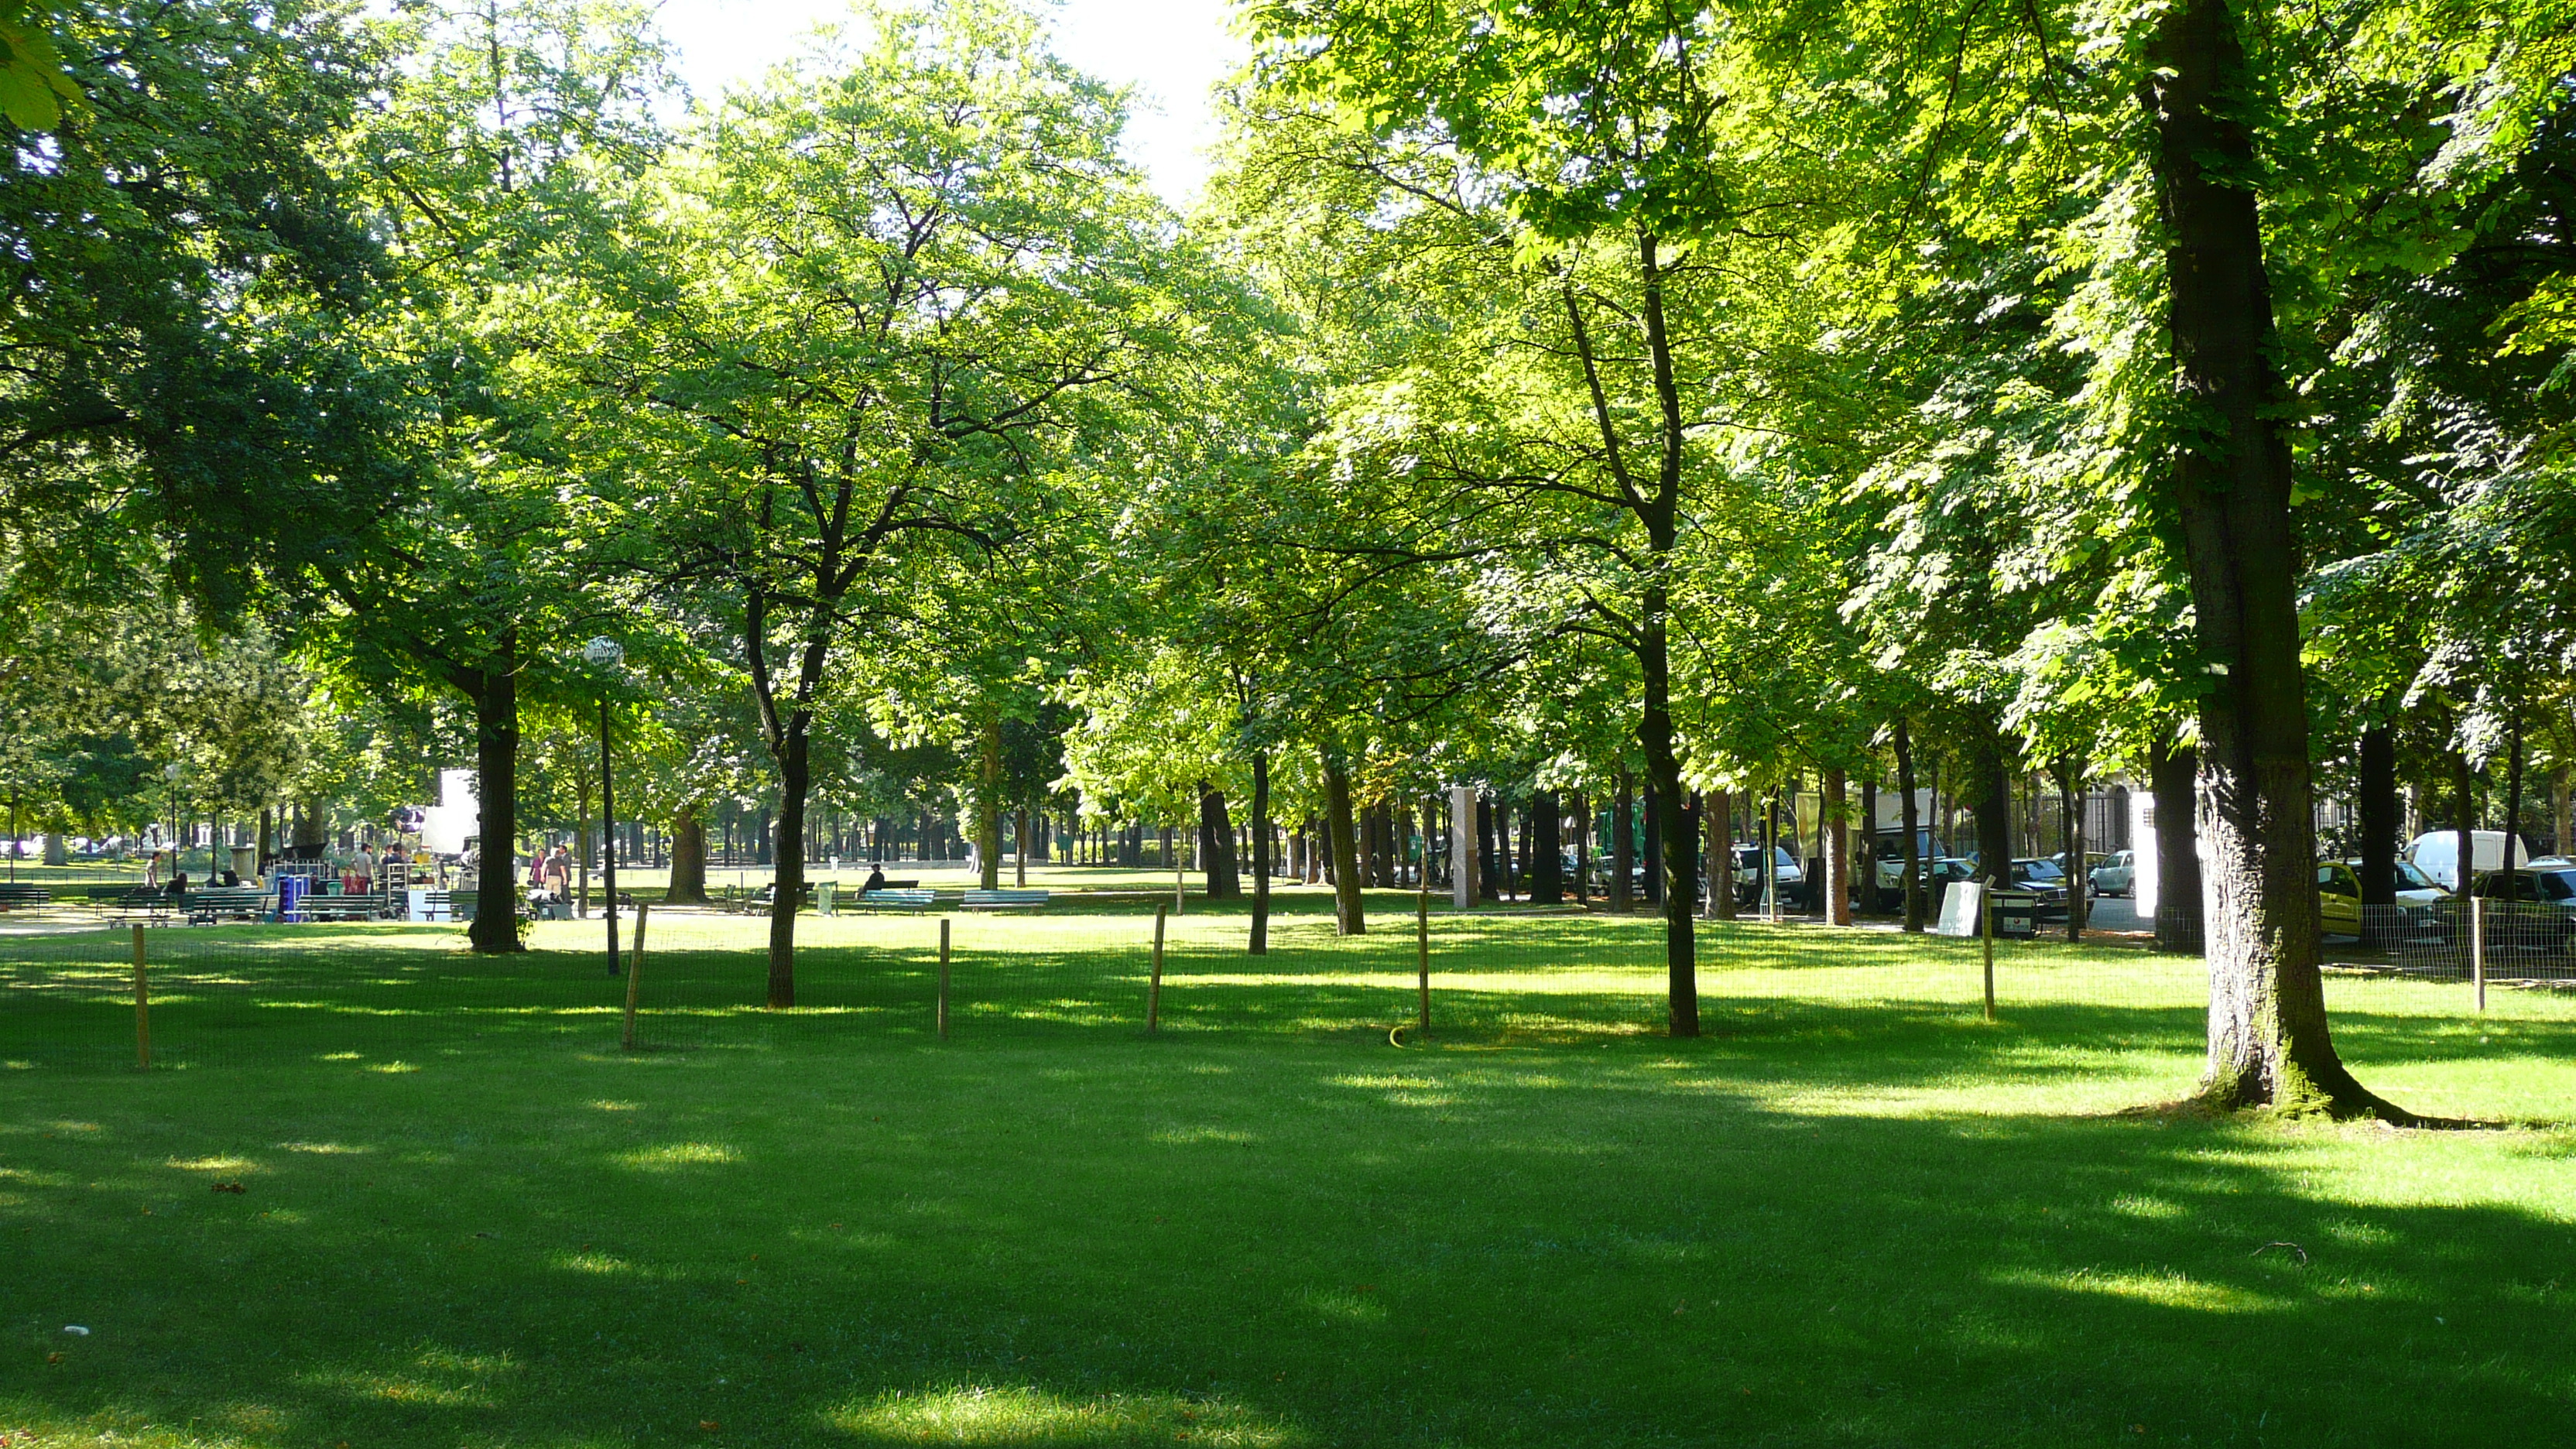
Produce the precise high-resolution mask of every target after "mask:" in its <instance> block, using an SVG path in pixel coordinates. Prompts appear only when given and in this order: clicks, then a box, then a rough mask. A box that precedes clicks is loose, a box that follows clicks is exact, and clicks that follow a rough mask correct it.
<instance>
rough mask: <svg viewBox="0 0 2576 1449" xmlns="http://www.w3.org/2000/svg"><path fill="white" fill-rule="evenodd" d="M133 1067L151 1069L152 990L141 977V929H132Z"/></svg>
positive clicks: (139, 927) (142, 976) (138, 927)
mask: <svg viewBox="0 0 2576 1449" xmlns="http://www.w3.org/2000/svg"><path fill="white" fill-rule="evenodd" d="M134 1065H135V1066H137V1067H139V1068H142V1069H143V1070H145V1071H149V1070H151V1068H152V989H151V987H150V986H149V985H147V984H146V983H145V981H144V975H143V928H142V927H141V926H137V927H135V928H134Z"/></svg>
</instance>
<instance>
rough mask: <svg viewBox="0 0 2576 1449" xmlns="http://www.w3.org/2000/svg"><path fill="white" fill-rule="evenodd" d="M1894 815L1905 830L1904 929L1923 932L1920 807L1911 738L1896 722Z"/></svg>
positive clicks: (1921, 818)
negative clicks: (1915, 795)
mask: <svg viewBox="0 0 2576 1449" xmlns="http://www.w3.org/2000/svg"><path fill="white" fill-rule="evenodd" d="M1896 793H1897V796H1898V797H1899V798H1898V800H1897V807H1896V808H1897V814H1898V815H1899V816H1900V817H1901V818H1902V821H1903V824H1904V828H1905V929H1907V930H1909V931H1914V932H1917V933H1919V932H1921V931H1922V929H1923V924H1924V923H1923V807H1922V806H1921V805H1920V804H1918V803H1917V802H1916V800H1915V798H1914V737H1913V735H1912V733H1911V732H1910V731H1909V730H1908V729H1907V727H1906V724H1905V721H1903V720H1898V721H1897V722H1896Z"/></svg>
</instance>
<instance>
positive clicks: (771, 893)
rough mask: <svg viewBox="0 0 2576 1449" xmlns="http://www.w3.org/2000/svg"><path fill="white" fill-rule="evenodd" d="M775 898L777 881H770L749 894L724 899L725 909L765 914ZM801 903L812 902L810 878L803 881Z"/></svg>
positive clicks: (776, 896) (812, 885)
mask: <svg viewBox="0 0 2576 1449" xmlns="http://www.w3.org/2000/svg"><path fill="white" fill-rule="evenodd" d="M777 899H778V882H776V881H771V882H770V883H769V884H767V885H765V886H762V887H761V888H760V889H759V890H756V891H754V892H752V893H751V894H750V895H747V896H734V897H731V898H729V899H727V900H726V901H725V909H727V910H730V911H736V912H750V913H753V914H757V915H764V916H765V915H767V914H769V908H770V905H771V903H772V902H774V901H776V900H777ZM802 904H804V905H808V906H810V905H812V904H814V882H812V881H810V880H809V881H807V882H806V883H805V891H804V896H803V900H802Z"/></svg>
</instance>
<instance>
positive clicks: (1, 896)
mask: <svg viewBox="0 0 2576 1449" xmlns="http://www.w3.org/2000/svg"><path fill="white" fill-rule="evenodd" d="M53 898H54V893H53V892H52V891H49V890H47V889H45V888H44V887H43V886H40V885H29V884H27V883H26V882H24V881H7V882H0V911H14V910H17V909H19V908H21V907H24V906H41V905H46V904H48V903H50V902H51V901H52V900H53Z"/></svg>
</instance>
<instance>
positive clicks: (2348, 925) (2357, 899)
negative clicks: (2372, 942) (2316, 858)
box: [2317, 860, 2361, 940]
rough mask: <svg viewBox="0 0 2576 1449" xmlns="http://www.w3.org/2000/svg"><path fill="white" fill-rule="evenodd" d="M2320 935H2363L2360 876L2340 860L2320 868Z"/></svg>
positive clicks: (2318, 903)
mask: <svg viewBox="0 0 2576 1449" xmlns="http://www.w3.org/2000/svg"><path fill="white" fill-rule="evenodd" d="M2317 934H2319V935H2321V936H2351V937H2353V938H2355V939H2356V940H2357V939H2359V938H2360V936H2361V877H2360V876H2358V875H2355V874H2353V869H2352V867H2351V866H2348V865H2346V864H2344V863H2343V862H2342V861H2339V860H2329V861H2327V862H2325V863H2324V864H2322V865H2319V866H2318V867H2317Z"/></svg>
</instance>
